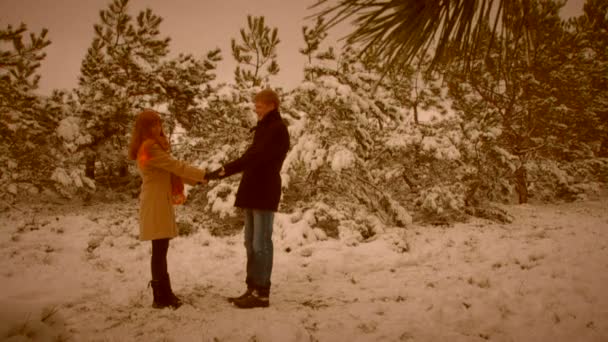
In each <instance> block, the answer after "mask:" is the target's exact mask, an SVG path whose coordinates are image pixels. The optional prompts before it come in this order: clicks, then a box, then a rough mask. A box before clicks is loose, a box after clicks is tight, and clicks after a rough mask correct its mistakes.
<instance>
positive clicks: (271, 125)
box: [129, 89, 289, 309]
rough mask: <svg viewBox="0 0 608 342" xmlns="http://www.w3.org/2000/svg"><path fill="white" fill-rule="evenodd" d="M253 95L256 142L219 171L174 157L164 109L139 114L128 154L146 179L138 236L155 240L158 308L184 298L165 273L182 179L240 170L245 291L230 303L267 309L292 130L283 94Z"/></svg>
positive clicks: (201, 178)
mask: <svg viewBox="0 0 608 342" xmlns="http://www.w3.org/2000/svg"><path fill="white" fill-rule="evenodd" d="M253 101H254V103H255V112H256V114H257V117H258V123H257V126H256V127H255V134H254V137H253V142H252V144H251V145H250V146H249V148H248V149H247V151H245V153H244V154H243V155H242V156H241V157H239V158H238V159H236V160H234V161H231V162H229V163H227V164H225V165H224V166H223V167H221V168H220V169H218V170H215V171H212V172H209V173H206V172H205V171H204V170H201V169H198V168H196V167H194V166H191V165H188V164H186V163H184V162H182V161H179V160H175V159H173V158H172V157H171V155H170V145H169V141H168V140H167V138H166V136H165V134H164V132H163V129H162V122H161V118H160V115H159V114H158V113H157V112H155V111H152V110H145V111H143V112H141V113H140V114H139V115H138V117H137V120H136V122H135V126H134V128H133V134H132V136H131V144H130V147H129V158H130V159H131V160H136V161H137V165H138V169H139V173H140V175H141V177H142V180H143V182H142V186H141V193H140V214H139V216H140V224H139V227H140V240H151V241H152V259H151V268H152V280H151V281H150V284H151V285H152V290H153V295H154V302H153V304H152V306H153V307H155V308H164V307H171V308H174V309H176V308H178V307H179V306H181V304H182V302H181V300H180V299H179V298H178V297H177V296H175V294H174V293H173V291H172V290H171V281H170V279H169V273H168V272H167V250H168V248H169V240H170V239H171V238H173V237H175V236H177V227H176V224H175V212H174V210H173V204H180V203H183V202H184V200H185V197H184V195H183V190H184V183H186V184H190V185H195V184H202V183H206V182H208V181H209V180H216V179H222V178H225V177H228V176H231V175H233V174H237V173H240V172H242V173H243V176H242V178H241V182H240V184H239V188H238V191H237V194H236V201H235V204H234V205H235V206H236V207H239V208H242V209H243V211H244V215H245V229H244V232H245V248H246V250H247V264H246V268H247V277H246V279H245V283H246V284H247V290H246V291H245V292H244V293H243V294H242V295H240V296H238V297H230V298H229V301H230V302H232V303H234V305H236V306H237V307H239V308H256V307H268V305H269V295H270V276H271V273H272V262H273V245H272V224H273V219H274V212H276V211H277V209H278V206H279V200H280V198H281V176H280V172H281V168H282V166H283V161H284V160H285V156H286V155H287V151H288V150H289V133H288V131H287V127H286V125H285V124H284V122H283V120H282V119H281V115H280V113H279V97H278V95H277V94H276V93H275V92H274V91H272V90H270V89H265V90H262V91H261V92H259V93H257V94H256V95H255V96H254V98H253Z"/></svg>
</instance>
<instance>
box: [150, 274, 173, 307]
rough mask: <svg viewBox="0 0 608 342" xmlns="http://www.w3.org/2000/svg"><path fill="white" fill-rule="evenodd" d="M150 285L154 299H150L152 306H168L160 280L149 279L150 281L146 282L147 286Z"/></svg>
mask: <svg viewBox="0 0 608 342" xmlns="http://www.w3.org/2000/svg"><path fill="white" fill-rule="evenodd" d="M150 286H152V295H153V296H154V300H153V301H152V307H153V308H155V309H162V308H166V307H168V306H169V305H168V304H167V300H166V299H165V295H164V292H163V289H162V287H161V284H160V281H158V280H150V282H149V283H148V287H150Z"/></svg>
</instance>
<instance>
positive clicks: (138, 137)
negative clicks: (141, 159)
mask: <svg viewBox="0 0 608 342" xmlns="http://www.w3.org/2000/svg"><path fill="white" fill-rule="evenodd" d="M161 122H162V120H161V118H160V115H159V114H158V113H157V112H155V111H153V110H151V109H145V110H144V111H143V112H141V113H139V115H137V120H135V125H134V126H133V132H132V133H131V144H130V145H129V159H131V160H137V154H138V152H139V149H140V147H141V145H142V144H143V143H144V141H146V140H149V139H152V140H154V141H156V142H157V143H158V144H159V145H160V146H161V147H162V148H163V149H164V150H166V151H168V150H169V141H168V140H167V137H166V136H165V133H164V132H163V130H162V128H161V131H160V136H154V134H153V133H152V127H154V126H155V125H156V124H157V123H159V124H160V123H161Z"/></svg>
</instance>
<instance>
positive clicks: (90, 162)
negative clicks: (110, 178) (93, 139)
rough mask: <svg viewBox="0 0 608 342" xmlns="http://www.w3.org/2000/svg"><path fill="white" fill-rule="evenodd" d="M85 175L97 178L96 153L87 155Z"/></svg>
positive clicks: (93, 178)
mask: <svg viewBox="0 0 608 342" xmlns="http://www.w3.org/2000/svg"><path fill="white" fill-rule="evenodd" d="M84 175H85V176H87V177H88V178H90V179H92V180H95V154H93V153H91V154H89V155H88V156H87V157H86V162H85V170H84Z"/></svg>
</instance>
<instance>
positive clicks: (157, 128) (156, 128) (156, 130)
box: [151, 121, 163, 137]
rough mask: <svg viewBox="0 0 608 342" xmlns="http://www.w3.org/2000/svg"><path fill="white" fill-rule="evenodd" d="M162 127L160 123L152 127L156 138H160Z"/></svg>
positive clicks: (157, 122)
mask: <svg viewBox="0 0 608 342" xmlns="http://www.w3.org/2000/svg"><path fill="white" fill-rule="evenodd" d="M162 127H163V126H162V124H161V123H160V121H156V123H155V124H154V126H152V128H151V133H152V135H154V136H155V137H160V132H161V131H162Z"/></svg>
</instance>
